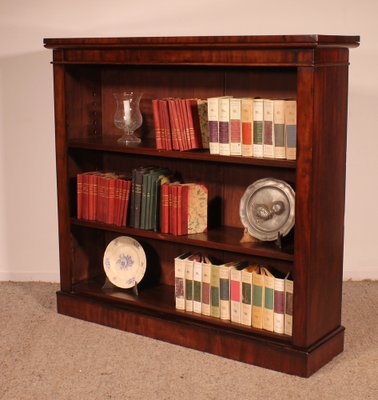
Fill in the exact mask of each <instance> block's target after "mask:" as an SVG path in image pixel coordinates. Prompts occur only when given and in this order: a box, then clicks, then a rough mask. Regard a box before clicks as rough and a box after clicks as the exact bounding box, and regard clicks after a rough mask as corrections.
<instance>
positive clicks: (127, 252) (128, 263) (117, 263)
mask: <svg viewBox="0 0 378 400" xmlns="http://www.w3.org/2000/svg"><path fill="white" fill-rule="evenodd" d="M104 270H105V273H106V276H107V277H108V279H109V280H110V282H111V283H112V284H113V285H115V286H117V287H120V288H123V289H128V288H131V287H133V286H135V284H136V283H139V282H140V281H141V280H142V278H143V276H144V273H145V272H146V254H145V252H144V250H143V247H142V246H141V244H140V243H139V242H138V241H137V240H135V239H133V238H132V237H129V236H119V237H117V238H116V239H114V240H112V241H111V242H110V243H109V244H108V246H107V248H106V250H105V253H104Z"/></svg>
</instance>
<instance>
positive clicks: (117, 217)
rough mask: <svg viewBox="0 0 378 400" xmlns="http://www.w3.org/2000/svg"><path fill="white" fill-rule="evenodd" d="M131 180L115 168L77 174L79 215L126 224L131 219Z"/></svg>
mask: <svg viewBox="0 0 378 400" xmlns="http://www.w3.org/2000/svg"><path fill="white" fill-rule="evenodd" d="M130 189H131V180H130V179H127V178H126V177H125V176H121V175H117V174H115V173H113V172H99V171H92V172H84V173H80V174H77V217H78V219H84V220H88V221H98V222H102V223H106V224H111V225H117V226H124V225H126V223H127V210H128V204H129V197H130Z"/></svg>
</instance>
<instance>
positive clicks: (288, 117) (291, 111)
mask: <svg viewBox="0 0 378 400" xmlns="http://www.w3.org/2000/svg"><path fill="white" fill-rule="evenodd" d="M285 129H286V132H285V138H286V158H287V159H288V160H295V159H296V158H297V102H296V101H295V100H287V101H286V102H285Z"/></svg>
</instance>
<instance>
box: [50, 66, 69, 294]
mask: <svg viewBox="0 0 378 400" xmlns="http://www.w3.org/2000/svg"><path fill="white" fill-rule="evenodd" d="M64 93H65V68H64V66H62V65H54V107H55V146H56V168H57V186H58V219H59V220H58V224H59V258H60V284H61V289H62V290H65V291H70V290H71V277H72V275H71V246H70V223H69V212H70V211H69V181H68V172H67V153H66V149H67V135H66V119H65V117H66V99H65V96H64Z"/></svg>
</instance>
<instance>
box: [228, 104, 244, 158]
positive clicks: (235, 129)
mask: <svg viewBox="0 0 378 400" xmlns="http://www.w3.org/2000/svg"><path fill="white" fill-rule="evenodd" d="M230 152H231V155H232V156H241V154H242V150H241V99H231V100H230Z"/></svg>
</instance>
